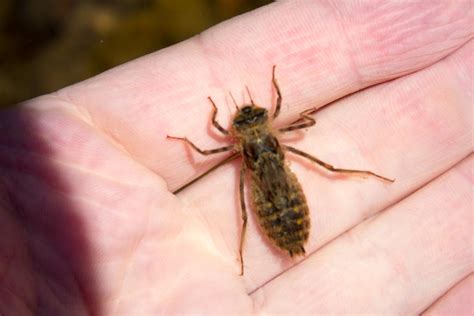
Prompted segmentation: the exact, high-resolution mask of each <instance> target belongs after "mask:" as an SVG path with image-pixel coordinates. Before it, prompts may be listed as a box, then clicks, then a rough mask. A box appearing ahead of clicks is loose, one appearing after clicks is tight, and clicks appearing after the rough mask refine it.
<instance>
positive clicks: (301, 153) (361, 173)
mask: <svg viewBox="0 0 474 316" xmlns="http://www.w3.org/2000/svg"><path fill="white" fill-rule="evenodd" d="M283 148H284V149H286V150H288V151H290V152H292V153H294V154H296V155H299V156H302V157H304V158H306V159H309V160H311V161H312V162H315V163H317V164H318V165H320V166H322V167H324V168H326V169H327V170H329V171H332V172H340V173H347V174H352V175H358V176H362V177H364V178H367V177H368V176H374V177H377V178H379V179H382V180H385V181H388V182H394V181H395V180H392V179H389V178H385V177H383V176H381V175H378V174H376V173H373V172H372V171H368V170H351V169H341V168H334V167H333V166H332V165H330V164H328V163H325V162H324V161H322V160H319V159H318V158H316V157H314V156H311V155H310V154H307V153H305V152H304V151H301V150H299V149H296V148H294V147H291V146H287V145H283Z"/></svg>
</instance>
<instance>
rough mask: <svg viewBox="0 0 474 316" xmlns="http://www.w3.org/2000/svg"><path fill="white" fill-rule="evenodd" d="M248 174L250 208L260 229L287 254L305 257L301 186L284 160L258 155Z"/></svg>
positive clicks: (306, 229) (306, 232)
mask: <svg viewBox="0 0 474 316" xmlns="http://www.w3.org/2000/svg"><path fill="white" fill-rule="evenodd" d="M257 165H258V167H257V168H256V169H255V170H252V171H251V176H250V181H251V183H250V185H251V194H252V197H253V198H252V201H253V204H254V205H253V207H254V210H255V212H256V214H257V218H258V220H259V223H260V226H261V228H262V229H263V230H264V231H265V233H266V235H267V236H268V237H269V238H270V239H271V240H273V241H274V242H275V244H276V245H277V246H278V247H279V248H281V249H283V250H286V251H288V252H289V253H290V255H291V256H292V255H294V254H296V255H298V254H304V252H305V250H304V244H305V243H306V241H307V240H308V236H309V229H310V219H309V210H308V205H307V203H306V198H305V196H304V193H303V190H302V189H301V185H300V184H299V182H298V179H297V178H296V176H295V175H294V174H293V172H292V171H291V170H290V169H289V168H288V166H287V165H286V163H285V161H284V160H283V159H281V158H280V159H277V158H276V156H275V155H274V154H272V153H265V154H263V155H261V156H260V157H259V159H258V161H257Z"/></svg>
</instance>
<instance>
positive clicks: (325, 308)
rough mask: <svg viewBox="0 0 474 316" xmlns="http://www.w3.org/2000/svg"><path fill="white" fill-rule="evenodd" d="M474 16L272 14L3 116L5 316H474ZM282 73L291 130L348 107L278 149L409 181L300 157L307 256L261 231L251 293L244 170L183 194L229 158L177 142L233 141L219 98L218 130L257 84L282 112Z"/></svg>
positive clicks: (442, 8) (308, 7)
mask: <svg viewBox="0 0 474 316" xmlns="http://www.w3.org/2000/svg"><path fill="white" fill-rule="evenodd" d="M471 13H472V10H470V3H469V2H465V3H464V4H461V3H459V2H456V4H447V3H441V4H439V5H437V6H434V5H433V4H432V3H427V4H423V3H418V4H416V3H398V2H393V3H386V2H383V3H381V4H379V5H377V4H375V3H374V2H370V3H368V4H367V5H364V4H359V5H357V6H348V5H347V4H344V3H339V4H334V5H329V4H321V3H316V2H315V3H310V2H307V3H305V4H301V3H300V4H296V3H295V2H283V3H275V4H272V5H270V6H267V7H264V8H262V9H260V10H256V11H254V12H251V13H249V14H246V15H243V16H240V17H237V18H235V19H232V20H230V21H228V22H226V23H223V24H221V25H218V26H216V27H214V28H212V29H210V30H208V31H206V32H204V33H203V34H200V35H199V36H197V37H194V38H192V39H190V40H188V41H186V42H183V43H181V44H179V45H176V46H173V47H170V48H167V49H164V50H161V51H159V52H157V53H155V54H151V55H148V56H145V57H143V58H140V59H138V60H135V61H133V62H130V63H127V64H125V65H123V66H120V67H117V68H114V69H112V70H110V71H108V72H106V73H104V74H101V75H99V76H97V77H95V78H92V79H90V80H87V81H84V82H81V83H78V84H76V85H74V86H71V87H68V88H65V89H63V90H61V91H58V92H57V93H54V94H51V95H47V96H43V97H40V98H37V99H34V100H30V101H28V102H25V103H24V104H22V105H21V106H19V107H17V108H15V109H13V110H10V111H8V112H3V113H2V115H1V117H0V126H1V129H2V130H1V133H0V135H1V136H0V137H1V139H2V151H1V153H0V163H1V166H2V189H3V190H2V195H1V197H2V199H1V200H0V201H1V204H0V206H1V207H0V209H1V213H0V214H1V216H0V229H1V231H2V239H1V240H2V242H1V244H0V251H1V256H0V268H1V269H0V271H1V274H0V275H1V276H2V277H1V280H2V283H1V285H2V287H1V289H2V291H1V292H0V293H1V294H0V302H1V303H0V314H2V315H28V314H43V315H74V314H86V313H90V314H96V315H149V314H173V313H191V312H194V313H202V314H224V313H235V314H251V313H264V312H266V313H270V314H271V313H277V312H279V313H292V314H293V313H301V314H303V313H306V314H323V313H338V312H352V313H384V314H415V313H420V312H422V311H424V310H426V309H428V311H432V312H434V313H436V312H438V313H444V312H445V311H449V312H450V313H454V311H455V313H457V314H462V313H467V312H468V311H469V310H470V309H471V310H472V302H471V301H469V291H470V290H472V287H473V277H472V268H473V261H472V260H473V259H472V258H473V252H472V251H473V247H472V235H471V234H472V226H473V214H472V208H471V207H470V206H472V205H470V203H469V202H470V201H472V163H473V161H472V155H471V152H472V93H473V91H472V69H473V67H472V66H473V59H472V50H473V44H472V34H473V33H472V27H470V26H471V21H472V16H470V15H469V14H471ZM274 64H276V65H277V66H278V67H277V78H278V80H279V84H280V87H281V90H282V93H283V106H282V113H281V115H280V117H279V118H278V120H277V121H276V122H275V124H277V126H281V125H284V124H286V123H288V122H290V121H292V120H294V119H295V118H296V117H297V115H298V113H300V112H301V111H303V110H305V109H307V108H311V107H314V106H316V107H322V106H323V105H325V104H328V103H330V102H332V101H334V100H336V99H340V98H342V97H344V96H347V97H346V98H344V99H341V100H338V101H336V102H334V103H331V104H330V105H329V106H327V107H325V108H324V109H322V110H321V111H319V112H318V113H316V115H314V117H315V118H316V120H317V124H316V126H315V127H313V128H311V129H309V130H308V131H307V132H295V134H294V135H295V137H291V136H289V137H287V136H284V137H283V141H285V142H287V143H291V144H292V145H294V146H295V147H298V148H299V149H302V150H305V151H307V152H309V153H311V154H314V155H316V156H318V157H320V158H321V159H323V160H324V161H327V162H330V163H332V164H334V165H335V166H338V167H345V168H353V169H370V170H373V171H374V172H377V173H379V174H382V175H384V176H388V177H393V178H395V179H396V182H395V183H394V184H391V185H388V184H385V183H383V182H380V181H378V180H376V179H366V180H360V179H357V178H351V177H333V176H332V175H331V174H328V173H327V172H326V171H325V170H321V169H320V168H318V167H317V166H312V165H311V164H308V163H306V162H304V161H302V160H301V159H298V158H296V157H294V156H291V155H290V154H288V155H287V157H288V160H289V161H291V162H292V163H291V168H292V170H294V171H295V173H296V174H297V176H298V178H299V180H300V182H301V184H302V186H303V188H304V191H305V193H306V196H307V198H308V204H309V207H310V212H311V220H312V230H311V235H310V240H309V242H308V244H307V247H306V251H307V255H306V257H305V258H299V259H296V260H291V259H290V258H288V256H287V254H286V253H282V252H279V251H276V250H275V249H274V248H273V247H272V246H271V245H270V244H269V243H267V242H266V241H265V239H264V238H263V237H262V233H261V232H260V230H259V229H258V228H257V227H256V225H255V217H254V216H252V215H250V218H249V226H248V230H247V239H246V243H245V247H244V262H245V274H244V276H243V277H241V276H239V270H240V266H239V260H238V241H239V233H240V225H241V219H240V209H239V202H238V201H239V200H238V185H237V184H238V163H239V162H238V161H236V162H233V163H230V164H228V165H226V166H223V167H221V168H219V169H218V170H216V171H215V172H213V173H212V174H210V175H208V176H207V177H205V178H203V179H201V180H200V181H199V182H197V183H195V184H193V185H192V186H190V187H189V188H188V189H186V190H185V191H183V192H182V193H180V194H179V195H178V196H175V195H173V194H172V193H171V192H173V191H174V190H175V189H176V188H177V187H179V186H180V185H182V184H184V183H186V182H187V181H189V180H190V179H192V178H193V177H195V176H197V175H198V174H200V173H202V172H204V171H205V170H206V169H207V168H209V167H210V166H211V165H213V164H215V163H216V162H218V161H219V160H220V159H222V157H219V156H216V157H214V156H211V157H201V156H199V155H196V154H195V153H193V152H191V151H187V150H186V147H185V146H184V145H183V144H180V143H177V142H172V141H168V140H166V138H165V136H166V134H172V135H178V136H188V137H189V138H190V139H192V140H193V141H194V142H196V143H197V144H199V145H200V146H201V147H202V148H214V147H218V146H222V144H223V143H228V140H226V139H222V138H221V137H220V136H218V135H216V134H215V133H214V132H213V131H211V127H210V124H209V116H210V112H211V107H210V105H209V103H208V101H207V99H206V97H207V96H209V95H210V96H212V97H213V99H214V100H215V101H216V103H217V105H218V106H219V118H218V119H219V121H220V122H221V124H223V125H224V126H226V122H228V121H229V119H230V115H231V114H230V110H228V108H232V107H231V106H229V107H228V106H227V104H228V103H226V101H225V92H226V90H230V91H232V92H233V94H234V96H236V99H237V101H238V102H239V101H240V102H242V103H244V102H245V100H244V91H245V90H244V89H243V87H244V86H245V85H248V86H249V88H250V90H251V91H252V96H253V98H254V99H255V101H256V103H258V104H259V105H262V106H266V107H270V106H271V105H272V104H273V102H274V100H275V95H274V93H273V92H272V86H271V81H270V78H271V67H272V65H274ZM392 79H395V80H392ZM390 80H392V81H390ZM379 83H382V84H379ZM377 84H378V85H377ZM369 87H370V88H369ZM364 88H368V89H365V90H363V91H359V90H362V89H364ZM357 91H359V92H357ZM354 92H357V93H355V94H352V93H354ZM247 101H248V100H247ZM224 155H225V154H224ZM251 212H252V210H251V207H250V210H249V213H251ZM450 288H452V289H451V290H450V291H449V292H448V290H449V289H450ZM435 302H436V303H435Z"/></svg>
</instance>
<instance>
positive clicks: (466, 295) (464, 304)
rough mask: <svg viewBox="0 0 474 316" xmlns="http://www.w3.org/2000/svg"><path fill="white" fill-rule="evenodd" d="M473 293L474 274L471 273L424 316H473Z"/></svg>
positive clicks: (424, 313)
mask: <svg viewBox="0 0 474 316" xmlns="http://www.w3.org/2000/svg"><path fill="white" fill-rule="evenodd" d="M472 293H474V274H472V273H471V274H470V275H469V276H468V277H467V278H465V279H463V280H462V281H461V282H459V283H458V284H456V285H455V286H454V287H453V288H451V289H450V290H449V291H448V292H447V293H446V294H444V295H443V296H442V297H441V298H440V299H439V300H438V301H436V302H435V303H434V304H433V305H432V306H430V307H429V308H428V309H427V310H426V311H425V312H423V315H472V312H473V311H474V302H473V301H472Z"/></svg>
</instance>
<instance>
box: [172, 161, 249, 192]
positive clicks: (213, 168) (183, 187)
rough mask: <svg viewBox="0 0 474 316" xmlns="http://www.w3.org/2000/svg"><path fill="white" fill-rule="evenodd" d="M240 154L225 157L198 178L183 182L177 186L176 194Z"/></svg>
mask: <svg viewBox="0 0 474 316" xmlns="http://www.w3.org/2000/svg"><path fill="white" fill-rule="evenodd" d="M239 156H240V153H238V152H237V153H234V154H232V155H230V156H229V157H227V158H225V159H224V160H222V161H220V162H218V163H217V164H216V165H214V166H212V167H211V168H209V170H207V171H206V172H204V173H203V174H201V175H199V176H198V177H197V178H195V179H193V180H191V181H189V182H188V183H186V184H183V185H182V186H180V187H179V188H177V189H176V190H175V191H174V192H173V193H174V194H177V193H179V192H181V191H183V190H184V189H186V188H187V187H188V186H190V185H191V184H193V183H194V182H196V181H198V180H199V179H201V178H202V177H204V176H206V175H208V174H209V173H211V172H212V171H214V170H216V169H217V168H219V167H220V166H222V165H224V164H226V163H228V162H229V161H232V160H234V159H236V158H237V157H239Z"/></svg>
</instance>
